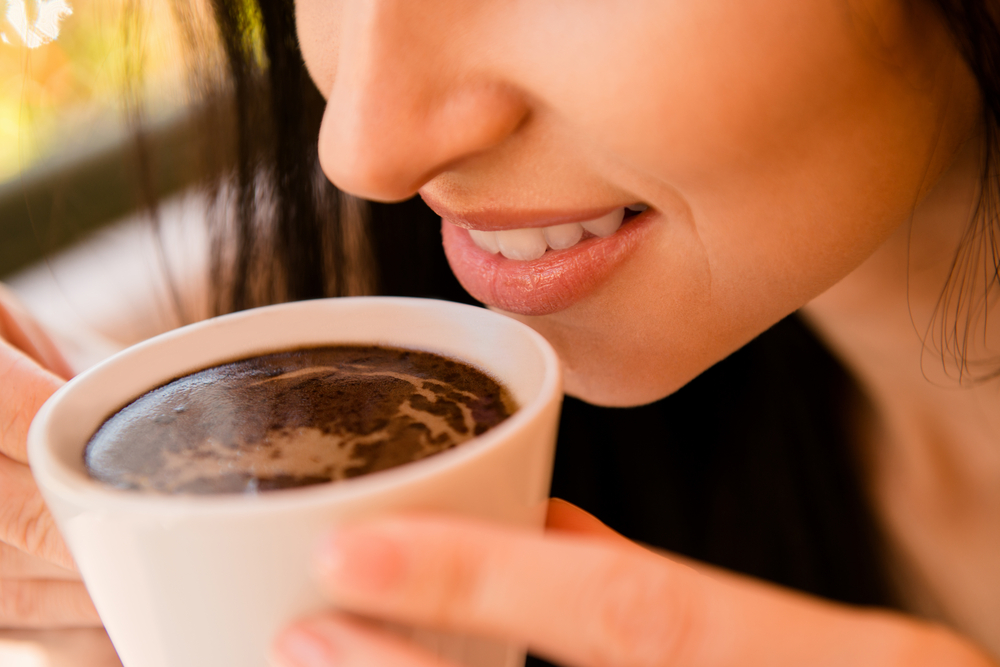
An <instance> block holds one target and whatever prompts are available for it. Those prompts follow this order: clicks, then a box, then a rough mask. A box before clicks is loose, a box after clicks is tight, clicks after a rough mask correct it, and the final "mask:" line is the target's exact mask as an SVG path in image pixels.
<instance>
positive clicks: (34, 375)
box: [0, 340, 64, 463]
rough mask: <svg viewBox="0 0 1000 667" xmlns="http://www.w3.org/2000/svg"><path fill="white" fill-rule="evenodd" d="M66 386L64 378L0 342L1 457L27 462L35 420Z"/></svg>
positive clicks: (5, 343)
mask: <svg viewBox="0 0 1000 667" xmlns="http://www.w3.org/2000/svg"><path fill="white" fill-rule="evenodd" d="M63 384H64V382H63V380H62V379H61V378H59V377H57V376H56V375H54V374H53V373H52V372H50V371H47V370H45V369H44V368H42V367H41V366H39V365H38V364H37V363H35V362H34V361H32V360H31V359H29V358H28V357H26V356H24V355H23V354H21V353H20V352H18V351H17V350H15V349H14V348H13V347H12V346H11V345H10V343H7V342H6V341H3V340H0V454H3V455H5V456H9V457H10V458H12V459H14V460H15V461H19V462H21V463H27V460H28V458H27V443H28V427H29V426H30V425H31V420H32V419H34V417H35V413H37V412H38V409H39V408H41V407H42V404H43V403H44V402H45V401H46V400H48V398H49V396H51V395H52V394H53V393H55V391H56V390H57V389H58V388H59V387H61V386H62V385H63Z"/></svg>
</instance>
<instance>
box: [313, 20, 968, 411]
mask: <svg viewBox="0 0 1000 667" xmlns="http://www.w3.org/2000/svg"><path fill="white" fill-rule="evenodd" d="M297 20H298V28H299V36H300V40H301V45H302V51H303V54H304V55H305V59H306V63H307V65H308V67H309V70H310V72H311V74H312V76H313V78H314V79H315V80H316V83H317V84H318V86H319V88H320V90H321V91H322V92H323V93H324V94H325V95H327V98H328V102H329V103H328V107H327V112H326V116H325V118H324V122H323V128H322V131H321V134H320V157H321V161H322V164H323V168H324V170H325V172H326V173H327V175H328V176H329V177H330V179H331V180H332V181H333V182H334V183H335V184H336V185H337V186H339V187H340V188H341V189H343V190H346V191H348V192H351V193H354V194H357V195H360V196H362V197H366V198H370V199H376V200H400V199H405V198H408V197H410V196H411V195H413V194H414V193H417V192H419V193H420V195H421V196H423V197H424V199H425V200H426V201H427V203H428V204H430V205H431V207H432V208H434V209H435V210H436V211H437V212H438V213H439V214H441V215H442V217H443V219H444V222H443V226H442V232H443V236H444V243H445V250H446V252H447V255H448V259H449V261H450V263H451V265H452V268H453V269H454V271H455V273H456V275H457V276H458V278H459V280H461V281H462V283H463V284H464V285H465V287H466V288H467V289H468V290H469V291H470V292H471V293H472V294H473V295H474V296H475V297H477V298H478V299H480V300H482V301H484V302H485V303H487V304H489V305H490V306H492V307H494V308H496V309H499V310H502V311H506V312H509V313H511V314H512V316H514V317H516V318H518V319H520V320H523V321H524V322H526V323H527V324H529V325H531V326H532V327H534V328H535V329H537V330H538V331H540V332H541V333H542V334H544V335H545V336H546V337H547V338H548V339H549V341H551V342H552V343H553V345H554V346H555V347H556V348H557V350H558V351H559V353H560V354H561V356H562V358H563V360H564V362H565V364H566V367H567V377H566V381H567V388H568V390H569V391H570V393H572V394H574V395H577V396H580V397H582V398H584V399H586V400H590V401H592V402H595V403H599V404H607V405H633V404H640V403H644V402H649V401H652V400H655V399H658V398H660V397H662V396H664V395H666V394H668V393H670V392H672V391H674V390H676V389H677V388H679V387H680V386H682V385H683V384H684V383H686V382H687V381H688V380H690V379H691V378H692V377H694V376H695V375H697V374H698V373H700V372H701V371H702V370H704V369H705V368H707V367H708V366H710V365H711V364H713V363H714V362H716V361H718V360H719V359H721V358H723V357H725V356H726V355H728V354H729V353H730V352H732V351H733V350H735V349H737V348H738V347H740V346H742V345H743V344H745V343H746V342H747V341H749V340H750V339H751V338H753V337H754V336H755V335H757V334H758V333H760V332H761V331H763V330H764V329H766V328H767V327H768V326H770V325H771V324H773V323H774V322H775V321H777V320H778V319H780V318H781V317H783V316H784V315H786V314H788V313H790V312H791V311H793V310H795V309H796V308H798V307H799V306H801V305H803V304H804V303H806V302H807V301H808V300H810V299H811V298H812V297H814V296H816V295H817V294H819V293H820V292H822V291H823V290H825V289H826V288H827V287H829V286H830V285H832V284H833V283H835V282H836V281H837V280H838V279H840V278H841V277H843V276H844V275H846V274H847V273H848V272H850V271H851V270H852V269H853V268H854V267H855V266H857V265H858V264H859V263H860V262H861V261H862V260H863V259H864V258H865V257H867V256H868V255H869V254H870V253H871V252H872V251H873V250H874V249H875V248H876V247H877V246H878V245H879V244H880V242H881V241H882V240H884V239H885V238H886V237H887V236H888V235H889V234H890V233H891V232H892V230H893V229H894V228H896V227H897V226H898V225H900V224H901V223H902V222H903V221H904V220H905V219H906V218H907V216H908V214H909V212H910V211H911V210H912V208H913V207H914V205H915V204H916V203H917V201H918V200H919V198H920V197H921V196H922V194H923V193H924V192H926V191H927V189H929V188H930V187H932V186H933V184H934V182H935V180H936V179H937V177H938V175H939V174H940V173H941V172H942V171H943V170H944V169H945V168H946V167H947V165H948V164H949V162H950V160H951V159H952V157H953V155H954V154H955V151H956V149H957V147H958V146H959V145H960V144H961V142H963V141H965V140H967V139H968V138H969V137H970V136H972V135H973V134H974V132H975V127H976V122H977V118H978V98H977V92H976V88H975V84H974V82H973V81H972V79H971V76H970V75H969V74H968V72H967V71H966V69H965V68H964V66H963V65H962V64H961V61H960V59H959V58H958V56H957V55H956V54H955V53H954V50H953V49H952V47H951V45H950V42H949V40H948V37H947V35H946V33H945V31H944V29H943V27H942V26H941V25H940V23H939V21H938V20H937V19H936V17H935V16H934V14H933V13H932V12H931V11H930V10H929V9H927V8H924V7H923V6H922V5H920V3H914V2H904V1H903V0H810V1H808V2H803V1H802V0H743V1H741V2H732V1H731V0H696V1H687V2H681V1H679V0H573V1H572V2H569V1H566V0H525V1H516V0H515V1H512V0H481V1H478V2H468V0H421V1H419V2H415V1H414V0H298V2H297ZM637 205H638V206H637ZM641 205H646V206H648V209H647V210H646V211H645V212H643V213H641V214H639V215H634V214H633V213H632V211H629V210H627V209H626V207H628V206H632V207H633V208H634V209H641ZM623 217H624V224H622V226H621V227H620V228H619V229H618V231H616V232H614V233H611V232H612V231H613V229H614V228H615V225H616V224H617V222H618V220H619V219H621V218H623ZM598 219H599V220H598ZM595 220H597V222H595V224H589V221H595ZM581 222H588V224H587V225H586V227H587V228H589V229H590V230H591V231H584V233H583V235H582V237H581V239H580V240H579V241H578V242H576V243H575V244H574V243H573V242H574V240H575V239H576V237H577V236H578V235H580V233H581V230H582V229H583V227H582V226H581V225H580V224H579V223H581ZM602 226H604V228H603V229H602V228H601V227H602ZM470 230H472V233H471V234H470ZM512 230H520V231H512ZM592 231H596V233H597V234H598V235H597V236H594V235H593V234H592ZM492 232H499V233H497V234H493V233H492ZM608 233H611V235H610V236H606V237H605V236H603V235H605V234H608ZM473 237H477V238H478V240H479V243H478V245H477V243H476V241H475V240H474V238H473ZM546 240H547V241H548V243H546ZM491 244H498V245H499V246H500V249H501V252H500V253H494V252H493V250H494V248H493V247H491ZM480 246H484V247H485V249H484V248H482V247H480ZM551 246H556V247H557V248H559V249H553V248H552V247H551ZM563 246H570V247H563Z"/></svg>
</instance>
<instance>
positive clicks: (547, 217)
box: [420, 192, 628, 232]
mask: <svg viewBox="0 0 1000 667" xmlns="http://www.w3.org/2000/svg"><path fill="white" fill-rule="evenodd" d="M420 196H421V197H422V198H423V200H424V202H425V203H426V204H427V205H428V206H429V207H430V208H431V210H433V211H434V212H435V213H437V214H438V215H440V216H441V217H442V218H443V219H444V220H446V221H448V222H449V223H451V224H453V225H456V226H458V227H464V228H465V229H476V230H479V231H484V232H495V231H502V230H505V229H525V228H530V227H551V226H552V225H564V224H568V223H571V222H587V221H588V220H596V219H597V218H600V217H602V216H605V215H607V214H608V213H610V212H611V211H613V210H615V209H616V208H623V207H625V206H627V205H628V204H619V205H616V206H603V207H600V208H586V209H573V210H565V209H562V210H559V209H545V210H541V209H534V210H531V209H522V210H512V209H497V208H492V209H491V208H484V209H479V210H475V211H455V210H453V209H450V208H448V207H447V206H446V205H445V204H444V203H443V202H441V200H439V199H435V198H434V197H433V196H432V195H430V194H426V193H424V192H421V193H420Z"/></svg>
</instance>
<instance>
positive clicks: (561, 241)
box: [469, 204, 647, 262]
mask: <svg viewBox="0 0 1000 667" xmlns="http://www.w3.org/2000/svg"><path fill="white" fill-rule="evenodd" d="M646 208H647V206H646V205H645V204H633V205H630V206H625V207H622V208H616V209H614V210H613V211H611V212H609V213H607V214H606V215H603V216H601V217H599V218H595V219H593V220H586V221H583V222H570V223H565V224H558V225H550V226H548V227H526V228H521V229H503V230H497V231H484V230H478V229H470V230H469V236H470V237H471V238H472V242H473V243H475V244H476V246H478V247H479V248H480V249H482V250H485V251H486V252H488V253H490V254H491V255H496V254H498V253H499V254H501V255H503V256H504V257H506V258H507V259H513V260H517V261H522V262H530V261H533V260H536V259H539V258H540V257H542V255H544V254H545V253H546V252H547V251H549V250H566V249H568V248H572V247H573V246H575V245H576V244H578V243H580V241H582V240H584V239H585V238H593V237H597V238H602V239H603V238H608V237H609V236H612V235H613V234H614V233H615V232H617V231H618V229H619V228H620V227H621V226H622V224H623V223H624V222H625V221H626V220H628V219H629V218H632V217H635V216H636V215H638V214H639V213H642V212H643V211H645V210H646Z"/></svg>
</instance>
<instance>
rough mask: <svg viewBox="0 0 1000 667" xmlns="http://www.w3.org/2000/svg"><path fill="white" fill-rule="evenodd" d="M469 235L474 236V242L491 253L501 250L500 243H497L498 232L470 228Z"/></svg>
mask: <svg viewBox="0 0 1000 667" xmlns="http://www.w3.org/2000/svg"><path fill="white" fill-rule="evenodd" d="M469 236H471V237H472V241H473V243H475V244H476V245H477V246H479V247H480V248H482V249H483V250H485V251H486V252H488V253H490V254H491V255H495V254H497V253H498V252H500V244H499V243H497V233H496V232H481V231H479V230H478V229H470V230H469Z"/></svg>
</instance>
